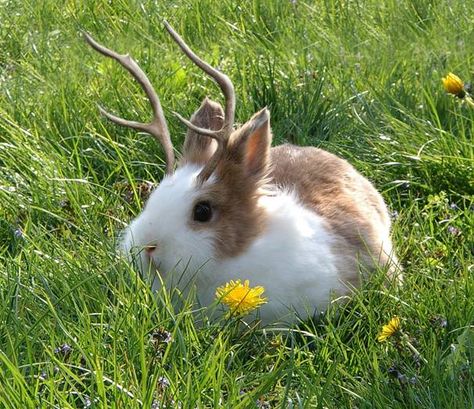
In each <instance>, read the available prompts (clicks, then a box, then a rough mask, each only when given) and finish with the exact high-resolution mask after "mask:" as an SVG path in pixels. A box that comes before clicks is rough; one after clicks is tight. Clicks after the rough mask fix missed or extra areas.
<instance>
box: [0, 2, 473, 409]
mask: <svg viewBox="0 0 474 409" xmlns="http://www.w3.org/2000/svg"><path fill="white" fill-rule="evenodd" d="M473 16H474V3H473V2H469V1H465V2H464V1H450V0H439V1H434V0H385V1H376V0H365V1H364V0H361V1H343V0H325V1H323V0H321V1H302V0H294V1H287V0H272V1H270V0H268V1H263V0H243V1H240V2H239V1H232V0H220V1H215V0H176V1H168V0H155V1H151V0H146V1H125V0H113V1H105V0H100V1H92V0H85V1H77V0H75V1H65V2H61V1H52V0H43V1H33V0H16V1H15V0H13V1H9V0H3V1H0V406H1V407H5V408H82V407H84V408H179V407H182V408H219V407H226V408H352V407H353V408H412V407H413V408H420V407H423V408H436V409H438V408H472V407H474V364H473V361H474V278H473V274H474V257H473V253H474V244H473V243H474V141H473V135H474V109H473V108H471V107H470V106H469V105H468V104H466V103H463V101H461V100H460V99H458V98H456V97H454V96H451V95H448V94H446V92H445V91H444V89H443V86H442V82H441V78H442V77H443V76H445V75H446V74H447V73H448V72H454V73H456V74H457V75H459V76H460V77H461V78H463V79H464V80H465V81H466V82H468V81H469V80H470V78H472V77H474V30H473ZM165 18H166V19H167V20H168V21H169V22H170V23H171V24H172V25H173V26H174V28H175V29H176V30H177V31H178V32H179V33H181V35H182V36H183V37H184V38H185V40H186V41H187V42H188V44H189V45H190V46H191V47H192V48H193V49H194V50H195V51H196V52H197V53H198V54H199V55H201V56H202V57H203V58H204V59H206V60H207V61H209V62H210V63H211V64H213V65H215V66H217V67H219V69H221V70H223V71H224V72H225V73H227V74H228V75H229V77H230V78H231V79H232V80H233V82H234V85H235V88H236V94H237V110H236V119H237V122H240V123H243V122H245V121H246V120H247V119H249V118H250V116H251V115H252V114H253V113H254V112H256V111H257V110H259V109H261V108H263V107H264V106H267V107H268V109H269V110H270V111H271V118H272V119H271V120H272V129H273V134H274V144H279V143H283V142H292V143H295V144H298V145H313V146H318V147H321V148H323V149H326V150H328V151H331V152H333V153H336V154H338V155H340V156H342V157H344V158H346V159H347V160H348V161H349V162H350V163H352V164H353V165H354V166H355V167H356V168H357V169H358V170H359V171H360V172H361V173H362V174H363V175H365V176H366V177H367V178H368V179H370V180H371V181H372V182H373V183H374V184H375V186H377V188H378V190H379V191H380V192H381V193H382V194H383V196H384V198H385V200H386V202H387V204H388V206H389V208H390V211H391V213H392V216H393V239H394V243H395V247H396V249H397V253H398V255H399V258H400V260H401V263H402V265H403V268H404V275H405V281H404V284H403V286H401V287H399V288H397V287H395V286H388V287H387V286H384V285H383V281H384V272H383V271H379V272H377V273H375V274H374V275H373V276H372V277H371V278H370V279H368V280H365V282H364V283H363V285H362V287H361V288H360V289H355V290H354V292H353V295H352V296H351V297H350V299H348V300H346V301H345V302H344V303H338V302H334V303H332V304H331V306H330V307H329V308H328V310H327V311H325V312H324V314H321V316H320V317H319V319H317V320H315V321H314V322H302V323H300V324H299V325H298V326H295V327H293V328H283V327H282V328H278V329H269V328H262V327H261V326H259V325H258V324H256V323H253V322H250V321H248V320H246V319H245V318H243V319H242V320H238V319H231V320H227V321H225V320H220V321H217V322H216V321H211V320H207V318H206V317H207V316H208V315H209V314H208V313H209V311H206V310H205V309H202V308H199V307H198V306H197V305H196V303H195V300H194V299H193V296H192V294H191V295H188V296H183V295H181V294H179V293H178V292H177V291H175V290H173V289H165V290H163V291H161V292H160V293H159V294H157V295H155V294H153V293H152V292H151V290H150V288H149V285H148V284H147V283H146V282H144V281H143V280H142V279H141V278H140V276H139V274H138V273H137V271H136V270H134V269H133V268H132V267H131V266H129V265H128V264H127V263H126V262H124V261H123V260H122V259H121V258H120V257H119V256H118V255H117V252H116V250H115V249H116V244H117V239H118V236H119V234H120V232H121V231H122V230H123V228H124V227H125V226H126V225H127V224H128V223H129V221H130V220H131V219H133V217H134V216H136V215H137V214H138V213H139V212H140V209H141V208H142V206H143V203H144V200H146V196H147V193H148V191H149V188H150V186H151V184H152V183H158V182H159V181H160V179H161V178H162V176H163V174H164V162H163V152H162V150H161V148H160V147H159V146H158V144H156V142H155V141H154V140H153V138H151V137H150V136H148V135H146V134H142V133H136V132H133V131H131V130H129V129H124V128H119V127H117V126H116V125H113V124H111V123H110V122H108V121H107V120H106V119H104V118H103V117H101V115H100V113H99V112H98V109H97V104H98V103H100V104H101V105H103V106H106V107H107V108H108V109H109V110H110V111H112V112H114V113H117V114H118V115H121V116H124V117H126V118H131V119H137V120H146V119H147V118H148V117H149V116H150V109H149V105H148V102H147V99H146V97H145V95H144V93H143V91H142V90H141V89H140V87H139V86H138V85H137V84H136V82H134V80H133V79H132V78H131V77H130V76H129V74H128V73H127V72H126V71H124V70H123V68H121V67H120V66H119V65H118V64H117V63H114V62H112V61H111V60H109V59H106V58H103V57H102V56H100V55H99V54H97V53H95V52H94V51H92V50H91V49H90V47H88V46H87V44H86V43H85V42H84V40H83V38H82V36H81V30H86V31H88V32H90V33H91V34H93V35H94V37H95V38H96V39H97V40H98V41H100V42H102V43H104V44H106V45H107V46H108V47H110V48H113V49H115V50H117V51H119V52H121V53H125V52H130V53H131V55H132V56H133V57H134V58H135V59H136V60H137V61H138V62H139V63H140V65H141V66H142V68H143V69H144V71H145V72H146V73H147V74H148V75H149V77H150V79H151V81H152V83H153V84H154V86H155V88H156V90H157V92H158V94H159V95H160V98H161V102H162V105H163V109H164V111H165V115H166V116H167V119H168V124H169V126H170V131H171V135H172V137H173V140H174V143H175V146H176V147H177V148H178V150H179V149H180V146H181V142H182V140H183V137H184V133H185V128H184V127H183V125H182V124H181V123H180V121H179V120H178V119H177V118H176V117H175V116H174V115H173V111H178V112H179V113H181V114H182V115H183V116H185V117H189V116H190V115H191V113H192V112H194V110H195V109H196V108H197V107H198V105H199V103H200V101H201V100H202V99H203V98H204V97H205V96H206V95H208V96H210V97H211V98H213V99H216V100H222V97H221V95H220V91H219V89H218V88H217V87H216V86H215V85H214V83H213V82H212V81H211V80H210V79H208V78H207V77H206V76H205V75H204V74H203V73H202V72H201V71H199V69H197V68H196V67H195V66H193V65H192V63H190V62H189V61H188V60H187V59H186V58H185V57H184V56H183V55H182V54H181V52H180V51H179V49H178V47H177V46H176V44H174V43H173V42H172V40H171V39H170V38H169V36H168V34H167V32H166V30H165V29H164V27H163V23H162V22H163V19H165ZM290 273H291V272H289V274H290ZM241 278H242V279H245V277H241ZM394 316H398V317H399V318H400V326H401V330H399V331H398V332H397V334H395V335H394V336H391V337H389V338H388V339H386V340H385V341H383V342H379V341H378V340H377V336H378V334H379V332H380V331H381V329H382V326H383V325H385V324H387V323H388V322H389V321H390V319H391V318H392V317H394Z"/></svg>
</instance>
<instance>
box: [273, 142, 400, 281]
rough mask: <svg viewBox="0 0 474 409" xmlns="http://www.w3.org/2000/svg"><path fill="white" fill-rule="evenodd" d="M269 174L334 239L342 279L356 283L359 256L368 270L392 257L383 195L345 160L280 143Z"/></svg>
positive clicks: (327, 153) (320, 150) (316, 150)
mask: <svg viewBox="0 0 474 409" xmlns="http://www.w3.org/2000/svg"><path fill="white" fill-rule="evenodd" d="M270 177H271V183H272V184H275V185H277V186H278V187H279V188H280V189H283V190H290V191H295V192H296V194H297V196H298V197H299V199H300V201H301V203H302V204H303V205H304V206H306V207H308V208H310V209H311V210H313V211H314V212H315V213H317V214H318V215H320V216H322V217H323V218H324V219H325V221H326V222H327V225H328V227H329V229H330V230H331V231H332V232H333V233H334V234H335V235H336V237H338V239H339V240H338V246H340V254H341V255H344V257H342V259H341V262H340V263H341V267H340V268H341V270H342V271H346V274H343V275H344V276H345V279H346V280H347V281H350V282H353V283H354V284H356V282H357V280H358V275H357V270H358V269H357V266H356V265H355V264H356V263H357V262H358V261H360V262H362V263H363V264H364V265H365V267H368V268H369V269H370V268H372V267H373V266H374V264H380V265H385V264H387V263H388V262H389V261H390V259H392V260H393V261H394V260H395V258H394V256H393V254H392V244H391V240H390V217H389V214H388V211H387V207H386V205H385V202H384V200H383V198H382V196H381V195H380V193H379V192H377V190H376V189H375V188H374V186H373V185H372V184H371V183H370V182H369V181H368V180H367V179H366V178H365V177H363V176H362V175H361V174H360V173H358V172H357V171H356V170H355V169H354V168H353V167H352V166H351V165H350V164H349V163H348V162H347V161H345V160H344V159H341V158H339V157H337V156H335V155H333V154H331V153H329V152H326V151H324V150H322V149H318V148H314V147H298V146H294V145H289V144H285V145H280V146H277V147H275V148H272V149H271V174H270ZM394 264H395V262H394Z"/></svg>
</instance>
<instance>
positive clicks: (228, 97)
mask: <svg viewBox="0 0 474 409" xmlns="http://www.w3.org/2000/svg"><path fill="white" fill-rule="evenodd" d="M164 24H165V27H166V29H167V30H168V32H169V33H170V35H171V37H172V38H173V40H174V41H175V42H176V43H177V44H178V45H179V47H180V48H181V50H182V51H183V52H184V53H185V54H186V56H187V57H188V58H189V59H190V60H191V61H192V62H194V64H196V65H197V66H198V67H199V68H201V69H202V70H203V71H204V72H205V73H206V74H207V75H209V76H210V77H211V78H212V79H213V80H214V81H215V82H216V83H217V84H218V85H219V87H220V88H221V90H222V92H223V94H224V97H225V110H224V112H225V118H224V124H223V126H222V128H221V129H220V130H218V131H210V130H209V129H204V128H199V127H197V126H194V125H193V124H191V122H189V121H187V120H185V119H184V118H182V117H181V116H179V115H178V118H179V119H180V120H181V121H182V122H184V123H185V124H186V126H188V127H189V128H191V129H192V130H193V131H195V132H197V133H200V134H202V135H207V136H210V137H211V138H214V139H216V140H218V141H219V140H221V141H225V140H227V138H228V137H229V135H230V133H231V132H232V127H233V126H234V117H235V91H234V85H233V84H232V81H231V80H230V78H229V77H228V76H227V75H225V74H224V73H222V72H220V71H218V70H216V69H215V68H214V67H211V66H210V65H209V64H208V63H207V62H205V61H203V60H202V59H201V58H199V57H198V56H197V55H196V54H195V53H194V52H193V51H192V50H191V49H190V48H189V46H188V45H187V44H186V43H185V42H184V40H183V39H182V38H181V37H180V35H179V34H178V33H177V32H176V31H174V29H173V28H172V27H171V26H170V25H169V23H168V22H167V21H166V20H164ZM183 119H184V120H183Z"/></svg>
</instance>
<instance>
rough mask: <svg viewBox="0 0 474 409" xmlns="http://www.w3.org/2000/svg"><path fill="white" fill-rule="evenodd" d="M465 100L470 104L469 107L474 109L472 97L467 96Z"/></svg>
mask: <svg viewBox="0 0 474 409" xmlns="http://www.w3.org/2000/svg"><path fill="white" fill-rule="evenodd" d="M464 100H465V101H466V102H467V103H468V104H469V106H471V107H472V108H474V100H473V99H472V97H471V96H470V95H468V96H466V98H464Z"/></svg>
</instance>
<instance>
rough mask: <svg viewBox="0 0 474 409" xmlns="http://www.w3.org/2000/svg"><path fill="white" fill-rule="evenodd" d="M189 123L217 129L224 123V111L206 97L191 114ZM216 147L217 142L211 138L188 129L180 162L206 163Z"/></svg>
mask: <svg viewBox="0 0 474 409" xmlns="http://www.w3.org/2000/svg"><path fill="white" fill-rule="evenodd" d="M191 123H192V124H193V125H196V126H198V127H200V128H205V129H211V130H219V129H221V128H222V125H223V124H224V111H223V110H222V107H221V106H220V104H218V103H217V102H214V101H211V100H210V99H208V98H207V97H206V98H204V100H203V101H202V103H201V106H200V107H199V109H198V110H197V111H196V112H195V113H194V114H193V115H192V117H191ZM216 148H217V143H216V141H214V140H213V139H212V138H210V137H209V136H204V135H199V134H198V133H196V132H194V131H192V130H191V129H188V132H187V133H186V138H185V140H184V146H183V157H182V159H181V164H184V163H195V164H198V165H203V164H205V163H207V161H208V160H209V158H210V157H211V156H212V154H213V153H214V151H215V150H216Z"/></svg>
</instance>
